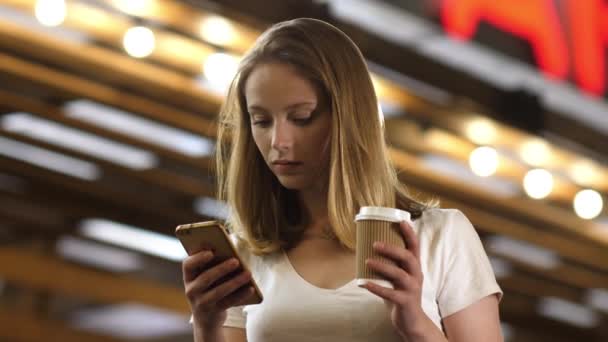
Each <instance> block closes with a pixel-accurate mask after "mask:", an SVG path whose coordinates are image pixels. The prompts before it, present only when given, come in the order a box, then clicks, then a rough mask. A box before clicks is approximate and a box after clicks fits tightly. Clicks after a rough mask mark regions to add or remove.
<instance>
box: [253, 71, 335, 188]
mask: <svg viewBox="0 0 608 342" xmlns="http://www.w3.org/2000/svg"><path fill="white" fill-rule="evenodd" d="M244 91H245V98H246V103H247V111H248V112H249V115H250V120H251V131H252V134H253V140H254V141H255V144H256V145H257V147H258V149H259V151H260V153H261V155H262V156H263V157H264V160H265V161H266V164H267V165H268V167H270V169H271V170H272V172H273V173H274V174H275V175H276V177H277V178H278V180H279V182H281V184H282V185H283V186H284V187H286V188H288V189H292V190H305V189H310V188H316V187H317V186H319V185H321V184H323V183H324V180H325V179H324V178H326V177H327V172H326V171H327V169H328V165H329V163H328V160H329V158H328V157H329V139H330V134H331V116H330V112H329V109H327V108H326V107H325V106H324V104H323V103H319V98H318V96H317V92H316V90H315V88H314V86H313V85H312V83H311V82H309V81H308V80H306V79H305V78H302V77H300V76H299V75H298V74H297V73H296V72H295V70H294V69H293V67H291V66H289V65H287V64H282V63H263V64H260V65H258V66H256V67H255V68H254V70H253V71H252V72H251V74H250V75H249V78H248V79H247V82H246V84H245V89H244Z"/></svg>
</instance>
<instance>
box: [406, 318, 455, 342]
mask: <svg viewBox="0 0 608 342" xmlns="http://www.w3.org/2000/svg"><path fill="white" fill-rule="evenodd" d="M405 338H407V339H406V341H408V342H448V339H447V338H446V337H445V335H444V334H443V332H442V331H441V330H440V329H439V328H437V326H436V325H435V323H433V321H431V319H430V318H428V317H427V316H424V318H423V319H422V320H421V321H420V322H417V323H416V324H414V326H413V327H412V329H411V330H409V331H408V333H407V336H405Z"/></svg>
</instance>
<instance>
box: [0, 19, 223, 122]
mask: <svg viewBox="0 0 608 342" xmlns="http://www.w3.org/2000/svg"><path fill="white" fill-rule="evenodd" d="M121 42H122V39H117V40H116V41H114V43H121ZM0 47H2V48H4V50H10V51H15V52H16V53H17V54H19V55H21V56H23V57H29V58H32V59H35V60H39V61H41V62H43V63H44V64H50V65H57V66H59V67H60V68H62V69H64V70H69V71H71V72H72V73H75V74H79V75H86V77H89V78H93V79H95V80H97V81H99V82H105V83H109V84H112V85H113V86H114V87H116V88H121V89H128V90H129V91H130V92H133V93H139V94H144V95H145V96H147V97H150V98H153V99H162V100H163V101H164V102H166V103H170V104H171V105H172V106H173V107H176V108H183V109H185V110H189V111H193V112H200V111H203V113H204V114H207V115H211V116H212V115H213V114H214V113H215V112H216V111H217V109H219V106H220V104H221V101H222V96H220V95H218V94H214V93H211V92H209V91H206V90H203V89H202V88H200V87H198V86H197V85H196V83H195V82H194V79H193V77H189V76H186V75H183V74H181V73H178V72H175V71H171V70H168V69H167V68H163V67H160V66H155V65H154V64H151V63H148V62H146V60H141V59H136V58H131V57H129V56H127V55H126V54H124V53H117V52H114V51H112V50H109V49H106V48H103V47H97V46H94V45H92V44H75V43H72V42H67V41H63V40H60V39H57V38H54V37H49V36H47V35H44V34H41V33H37V32H35V31H32V30H28V29H27V28H23V27H21V26H19V25H17V24H13V23H10V22H8V21H2V22H0ZM40 51H44V52H45V53H44V54H41V53H40ZM172 53H173V54H175V51H172ZM201 63H202V61H201ZM201 65H202V64H201ZM199 70H200V67H199Z"/></svg>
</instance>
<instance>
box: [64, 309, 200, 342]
mask: <svg viewBox="0 0 608 342" xmlns="http://www.w3.org/2000/svg"><path fill="white" fill-rule="evenodd" d="M71 316H72V318H71V319H70V324H71V325H72V326H74V327H75V328H78V329H82V330H86V331H89V332H94V333H97V334H103V335H112V336H114V337H118V338H122V339H129V340H130V339H139V340H150V339H163V337H171V336H175V335H181V334H188V333H189V332H192V326H191V325H190V324H188V317H187V316H185V315H181V314H178V313H175V312H173V311H169V310H162V309H159V308H154V307H151V306H147V305H142V304H135V303H127V304H116V305H110V306H106V307H101V308H86V309H81V310H77V311H75V312H74V313H73V314H72V315H71Z"/></svg>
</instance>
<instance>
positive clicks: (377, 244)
mask: <svg viewBox="0 0 608 342" xmlns="http://www.w3.org/2000/svg"><path fill="white" fill-rule="evenodd" d="M383 247H384V244H383V243H382V242H374V248H383Z"/></svg>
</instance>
